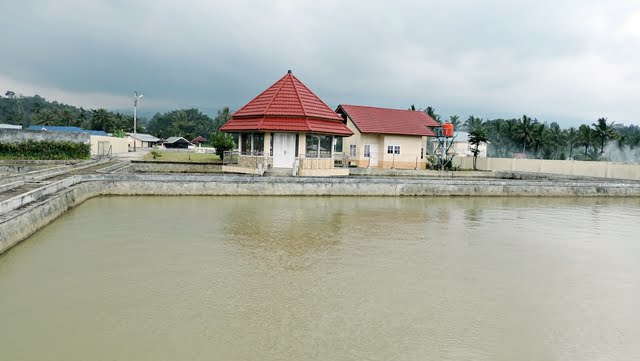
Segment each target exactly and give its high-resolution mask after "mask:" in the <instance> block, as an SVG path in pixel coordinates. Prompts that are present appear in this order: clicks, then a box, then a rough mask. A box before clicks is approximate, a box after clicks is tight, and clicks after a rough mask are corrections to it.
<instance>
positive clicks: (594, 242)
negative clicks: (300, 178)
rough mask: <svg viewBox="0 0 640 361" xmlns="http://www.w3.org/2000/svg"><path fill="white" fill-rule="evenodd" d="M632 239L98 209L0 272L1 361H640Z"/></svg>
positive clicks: (326, 212) (400, 204) (380, 220)
mask: <svg viewBox="0 0 640 361" xmlns="http://www.w3.org/2000/svg"><path fill="white" fill-rule="evenodd" d="M132 209H135V210H136V212H135V213H132V212H131V210H132ZM638 219H640V200H638V199H608V200H594V199H532V198H519V199H518V198H516V199H514V198H511V199H505V198H470V199H469V198H444V197H443V198H347V197H345V198H324V197H317V198H315V197H314V198H298V197H281V198H278V197H109V198H98V199H93V200H90V201H88V202H86V203H84V204H83V205H81V206H80V207H77V208H75V209H73V210H72V211H71V212H69V213H67V214H65V215H64V216H63V217H61V218H60V219H58V220H57V221H56V222H54V223H52V224H51V225H50V226H48V227H46V228H45V229H43V230H42V231H40V232H38V233H37V234H35V235H34V236H33V237H31V238H30V239H29V240H27V241H26V242H25V243H23V244H22V245H20V246H19V247H17V248H16V249H14V250H12V251H11V252H9V253H7V254H6V255H3V256H1V257H0V310H1V311H0V325H1V326H0V340H2V343H1V344H2V349H1V350H0V355H1V356H2V357H0V358H1V359H2V360H5V359H6V360H69V361H76V360H89V359H90V360H96V361H102V360H114V359H117V360H140V361H147V360H149V361H150V360H154V361H155V360H164V359H171V360H181V359H189V360H210V359H224V360H231V361H234V360H248V359H260V360H267V361H269V360H284V359H286V360H298V359H299V360H365V359H366V360H390V359H399V360H423V359H434V360H460V359H466V360H492V361H493V360H505V361H506V360H519V359H534V360H550V359H566V360H583V359H585V360H596V359H620V360H628V359H638V358H640V349H639V348H638V346H637V345H638V341H639V339H638V336H637V335H640V322H638V320H639V317H640V312H639V311H638V308H637V305H638V304H640V287H639V286H638V282H637V280H638V279H640V267H639V263H638V261H637V256H638V254H640V242H637V240H636V238H637V237H635V235H636V234H637V233H638V232H640V225H639V224H638V222H637V220H638ZM598 222H599V223H598ZM33 345H37V347H33ZM69 350H73V352H70V351H69Z"/></svg>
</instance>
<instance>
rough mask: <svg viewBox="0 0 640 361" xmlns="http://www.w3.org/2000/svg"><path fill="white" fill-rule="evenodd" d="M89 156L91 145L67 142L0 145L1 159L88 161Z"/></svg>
mask: <svg viewBox="0 0 640 361" xmlns="http://www.w3.org/2000/svg"><path fill="white" fill-rule="evenodd" d="M90 155H91V145H90V144H84V143H74V142H69V141H61V142H54V141H48V140H47V141H39V142H37V141H34V140H27V141H24V142H20V143H0V158H2V159H47V160H67V159H88V158H89V156H90Z"/></svg>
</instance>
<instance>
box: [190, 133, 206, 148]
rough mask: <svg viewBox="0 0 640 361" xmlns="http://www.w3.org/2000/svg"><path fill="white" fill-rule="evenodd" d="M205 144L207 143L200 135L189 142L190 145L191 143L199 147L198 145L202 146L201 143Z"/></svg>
mask: <svg viewBox="0 0 640 361" xmlns="http://www.w3.org/2000/svg"><path fill="white" fill-rule="evenodd" d="M207 142H208V140H207V138H205V137H203V136H201V135H199V136H197V137H195V138H194V139H193V140H192V141H191V143H193V144H195V145H197V146H200V144H202V143H207Z"/></svg>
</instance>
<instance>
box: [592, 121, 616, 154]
mask: <svg viewBox="0 0 640 361" xmlns="http://www.w3.org/2000/svg"><path fill="white" fill-rule="evenodd" d="M592 126H593V131H594V132H593V137H594V138H595V139H597V140H599V141H600V155H602V154H604V145H605V144H606V143H607V141H609V140H610V139H615V138H616V137H617V135H618V134H617V132H616V130H615V129H614V123H613V122H612V123H610V124H608V123H607V118H600V119H598V121H597V122H596V123H593V124H592Z"/></svg>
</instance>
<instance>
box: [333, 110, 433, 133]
mask: <svg viewBox="0 0 640 361" xmlns="http://www.w3.org/2000/svg"><path fill="white" fill-rule="evenodd" d="M336 111H337V112H338V113H341V112H342V113H346V114H347V115H348V116H349V118H350V119H351V120H352V121H353V123H354V124H355V125H356V127H357V128H358V130H360V132H361V133H379V134H399V135H420V136H427V137H435V136H436V134H435V133H434V132H433V130H431V128H429V127H439V126H440V124H438V122H436V121H435V120H433V118H431V117H430V116H429V115H428V114H427V113H425V112H423V111H416V110H401V109H388V108H376V107H366V106H360V105H346V104H341V105H339V106H338V109H337V110H336Z"/></svg>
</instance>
